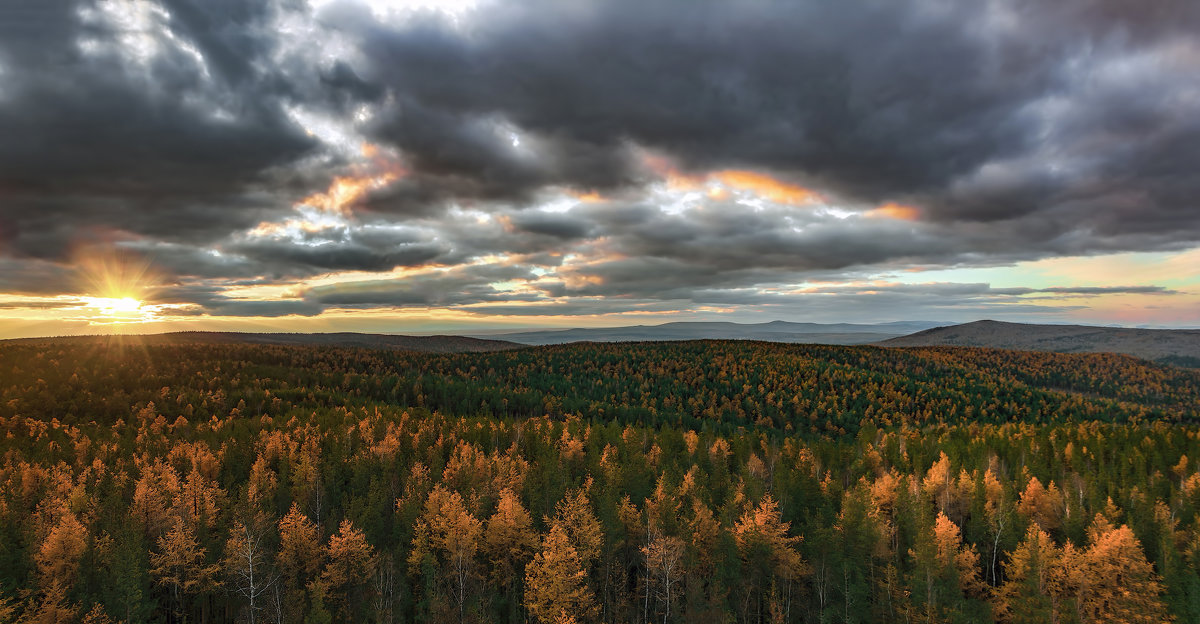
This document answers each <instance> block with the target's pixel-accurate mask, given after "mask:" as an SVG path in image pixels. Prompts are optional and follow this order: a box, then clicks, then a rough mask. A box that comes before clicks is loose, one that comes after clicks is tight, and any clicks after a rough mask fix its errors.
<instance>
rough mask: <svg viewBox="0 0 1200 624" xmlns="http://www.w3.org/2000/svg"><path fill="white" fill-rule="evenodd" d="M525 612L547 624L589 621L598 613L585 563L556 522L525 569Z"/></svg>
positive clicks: (564, 531)
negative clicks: (590, 589) (540, 548)
mask: <svg viewBox="0 0 1200 624" xmlns="http://www.w3.org/2000/svg"><path fill="white" fill-rule="evenodd" d="M525 608H526V610H528V611H529V614H530V615H531V616H533V618H534V619H535V620H536V621H538V622H542V623H544V624H550V623H552V622H563V621H577V620H587V619H590V618H591V617H592V615H593V614H594V613H595V610H596V607H595V601H594V599H593V597H592V594H591V592H590V591H589V590H588V586H587V572H585V571H584V569H583V562H582V561H581V559H580V557H579V553H578V552H577V551H576V550H575V547H574V546H572V545H571V540H570V539H568V537H567V532H566V530H565V529H564V528H563V526H562V525H561V524H559V523H557V522H556V523H554V524H553V525H552V526H551V527H550V533H548V534H547V535H546V539H545V540H544V541H543V542H542V550H541V552H539V553H537V554H535V555H534V556H533V561H531V562H530V563H529V565H528V566H526V568H525ZM567 618H570V619H567Z"/></svg>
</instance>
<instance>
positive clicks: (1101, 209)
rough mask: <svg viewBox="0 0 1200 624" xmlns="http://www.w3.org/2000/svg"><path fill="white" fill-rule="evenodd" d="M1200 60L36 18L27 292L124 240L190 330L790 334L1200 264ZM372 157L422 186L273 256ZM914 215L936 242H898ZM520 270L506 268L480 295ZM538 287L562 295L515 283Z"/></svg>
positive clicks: (519, 9)
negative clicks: (325, 196)
mask: <svg viewBox="0 0 1200 624" xmlns="http://www.w3.org/2000/svg"><path fill="white" fill-rule="evenodd" d="M1143 5H1144V6H1143ZM112 10H122V11H130V12H132V13H129V14H128V15H123V16H122V17H121V19H108V18H106V17H105V16H106V15H107V14H106V11H112ZM139 12H140V13H139ZM1197 32H1200V5H1198V4H1197V3H1195V2H1193V1H1191V0H1157V1H1156V2H1154V3H1140V4H1137V5H1136V6H1135V5H1134V4H1131V3H1128V2H1124V1H1122V0H1064V1H1062V2H1053V3H1046V2H1035V1H1033V0H1012V1H1011V2H987V1H984V0H965V1H960V2H950V1H946V0H901V1H897V0H865V1H863V2H822V1H806V2H793V1H786V2H785V1H783V0H761V1H756V2H727V1H717V0H695V1H692V2H687V3H680V2H659V3H654V2H649V3H648V2H638V1H634V0H604V1H601V0H595V1H590V0H566V1H564V0H521V1H517V2H482V3H480V4H479V7H478V8H477V9H476V10H474V11H469V12H466V13H463V14H462V15H460V16H458V17H457V18H453V19H452V18H449V17H445V16H440V15H439V14H438V13H437V12H436V11H425V12H417V13H415V14H411V15H407V17H394V16H392V17H380V16H377V15H374V14H372V13H371V12H370V11H369V10H367V9H366V8H365V7H363V6H360V5H358V4H355V3H352V2H343V3H335V4H332V5H329V6H326V7H325V8H324V9H322V10H321V12H320V13H319V14H318V15H316V16H314V15H312V14H311V10H310V7H309V6H307V3H304V2H299V1H296V0H269V1H257V0H255V1H252V0H210V1H200V0H159V1H158V2H146V3H106V2H94V1H92V0H12V1H10V2H7V3H4V6H3V7H0V137H3V140H0V292H6V293H23V294H29V295H38V294H55V293H60V292H76V291H77V290H78V285H77V284H75V283H73V282H72V281H71V280H72V279H74V277H73V275H74V274H73V271H72V270H71V268H70V266H69V263H70V259H71V258H72V257H74V256H75V254H76V252H77V250H79V249H80V248H82V247H87V246H103V245H110V246H111V245H117V246H120V247H121V248H123V249H126V250H130V251H131V252H132V253H138V254H141V255H142V256H144V257H145V258H146V259H147V260H148V261H149V262H151V263H152V264H153V265H154V267H155V268H156V270H157V271H158V272H160V273H161V277H162V280H163V282H164V284H165V285H166V286H165V288H170V289H174V290H173V293H174V294H172V295H170V296H171V297H174V298H175V300H177V301H178V302H182V303H192V304H195V305H196V306H198V308H197V309H199V310H205V311H208V312H209V313H213V314H242V313H245V314H252V315H277V314H293V313H295V314H315V313H317V312H319V311H320V310H321V309H324V308H327V307H331V306H334V307H336V306H358V307H371V306H387V305H397V306H404V305H414V306H419V305H453V306H462V305H472V306H482V305H483V304H487V305H488V306H490V307H489V309H495V310H500V311H501V312H497V313H512V314H534V313H537V312H530V310H536V309H541V307H545V309H547V310H549V309H554V308H553V306H554V305H557V304H554V303H553V302H548V301H543V300H544V299H557V298H564V299H571V298H578V301H580V302H582V303H579V304H578V305H580V306H584V307H581V308H580V310H583V309H592V310H600V309H606V310H608V309H610V308H602V307H601V304H599V303H597V301H598V299H599V298H603V297H608V298H619V299H620V300H621V301H619V302H616V303H614V304H613V306H615V307H612V308H611V310H615V311H621V310H632V309H635V308H637V306H643V307H642V308H637V309H645V310H649V309H651V308H653V302H655V301H685V302H688V301H690V302H693V303H706V302H707V303H722V302H724V303H729V304H734V303H737V302H740V303H741V304H745V305H759V304H762V305H773V304H771V303H770V302H778V301H781V300H780V299H778V297H780V296H783V295H773V294H771V293H770V292H768V291H771V289H783V288H784V287H786V286H787V285H789V284H798V283H804V282H806V281H809V280H812V279H815V277H816V276H821V277H823V278H826V279H854V278H859V277H862V276H863V275H865V274H868V273H870V272H871V271H874V272H876V273H878V272H879V271H889V270H899V269H902V268H908V267H925V268H928V267H972V266H996V265H1003V264H1007V263H1013V262H1018V261H1021V260H1030V259H1037V258H1042V257H1047V256H1054V255H1089V254H1097V253H1105V252H1114V251H1128V250H1179V249H1183V248H1187V247H1189V246H1194V245H1195V244H1196V243H1197V242H1198V241H1200V210H1198V209H1197V205H1196V199H1195V198H1196V197H1200V176H1196V175H1194V168H1195V165H1196V163H1198V162H1200V97H1197V93H1200V40H1198V38H1197V36H1196V33H1197ZM297 111H303V112H304V115H307V117H304V119H307V121H305V122H304V123H305V124H308V125H311V126H312V127H311V128H308V129H309V130H313V131H314V132H316V135H315V136H314V135H310V134H309V133H308V132H306V129H305V128H304V127H301V124H300V123H299V121H297V120H299V119H301V117H303V115H299V114H298V113H297ZM323 120H325V121H323ZM329 120H331V121H329ZM327 121H328V123H326V122H327ZM310 122H311V123H310ZM322 124H325V125H330V124H331V125H332V126H336V127H334V128H333V130H332V131H330V129H329V128H325V127H323V126H322ZM360 134H361V136H360ZM360 140H365V141H369V142H371V143H374V144H377V145H378V146H379V147H380V148H381V149H382V150H384V151H385V152H386V153H388V154H394V155H395V158H396V161H397V163H400V164H402V167H401V168H402V169H403V175H401V176H399V178H398V179H397V180H396V181H395V182H393V183H391V184H390V185H387V186H386V187H385V188H376V189H374V190H372V191H371V192H370V193H368V194H367V196H365V197H363V198H360V199H358V200H356V201H355V202H352V203H351V205H348V206H347V208H350V209H351V214H349V215H347V216H346V218H345V219H344V220H343V221H344V223H341V224H340V225H337V226H336V227H331V228H327V229H323V230H320V231H316V232H314V231H309V230H306V231H304V233H301V234H299V235H297V234H295V233H294V232H292V233H288V234H278V235H257V234H251V233H250V231H251V230H252V229H254V228H256V227H257V226H260V225H261V224H267V225H270V224H275V225H280V224H283V223H285V222H286V221H287V220H288V219H295V218H299V217H298V213H297V212H296V211H294V210H293V209H292V206H293V205H294V204H295V203H296V202H297V201H298V200H300V199H301V198H303V197H305V196H307V195H310V194H312V193H316V192H321V191H324V190H325V189H326V186H327V185H328V184H329V181H330V179H331V178H332V177H333V176H340V175H347V174H356V172H357V171H358V170H356V169H355V167H356V166H358V165H362V164H363V162H352V161H354V159H355V158H359V157H358V156H357V153H358V152H359V151H360V148H361V146H360V145H359V141H360ZM660 157H662V158H660ZM664 159H665V161H669V163H671V164H673V165H674V166H676V167H678V168H679V169H681V170H682V172H683V173H684V174H693V175H694V176H695V177H696V178H697V179H703V176H704V174H705V173H707V172H710V171H718V170H731V169H736V170H752V171H756V172H763V173H767V174H770V175H771V176H774V177H776V178H778V179H780V180H784V181H787V182H790V183H793V184H798V185H802V186H804V187H806V188H811V189H813V190H814V191H815V192H817V193H819V194H820V195H821V196H822V198H823V200H822V201H823V202H824V203H822V202H814V203H813V204H812V205H779V204H773V203H771V202H770V201H765V200H763V201H758V202H757V203H754V202H747V201H746V198H745V197H740V196H737V195H736V194H732V195H730V194H726V195H724V196H722V195H720V194H718V195H716V196H714V197H713V198H708V197H700V198H698V199H697V198H692V199H690V200H688V201H687V202H682V203H679V204H678V205H676V203H675V202H677V201H681V200H678V196H680V195H683V194H686V193H687V192H688V190H689V189H680V188H674V189H669V190H663V187H664V186H669V185H665V184H664V180H663V177H664V171H663V169H664V167H667V168H669V166H668V165H664V164H663V162H662V161H663V160H664ZM365 160H369V159H365ZM398 170H399V169H397V171H398ZM397 175H399V174H397ZM683 186H686V184H684V185H683ZM726 190H728V189H726ZM587 191H597V192H598V193H597V194H596V195H592V196H589V197H588V201H586V202H583V203H579V204H578V205H571V204H570V202H567V204H564V205H557V206H554V207H550V206H549V205H548V204H549V203H551V202H552V201H558V200H561V199H562V198H563V197H564V194H566V193H578V192H587ZM691 191H693V194H696V195H703V191H702V190H696V189H691ZM600 196H603V199H602V200H601V201H595V200H596V199H597V198H599V197H600ZM759 199H760V200H762V198H761V197H760V198H759ZM891 201H894V202H899V203H903V204H906V205H911V206H913V207H915V212H914V215H913V216H915V218H914V220H913V221H902V220H899V219H892V218H886V217H881V216H879V215H875V216H874V217H873V216H870V213H869V212H868V211H869V210H870V209H871V208H874V207H876V206H878V205H879V204H882V203H884V202H891ZM826 204H828V205H826ZM831 207H832V208H840V210H837V211H835V210H832V209H831ZM325 216H329V215H325ZM875 217H879V218H875ZM267 229H270V228H267ZM487 258H493V259H492V260H487V261H488V262H493V263H495V264H496V266H494V267H493V268H494V269H495V270H496V271H498V272H499V273H497V274H495V275H493V274H490V273H488V272H487V270H485V267H480V266H475V265H476V264H477V263H478V262H480V261H481V259H487ZM495 258H500V259H499V260H495ZM426 266H440V267H456V268H454V269H452V270H450V271H448V272H427V273H422V274H421V275H420V276H417V277H412V278H406V279H403V280H395V279H390V278H388V279H381V280H373V281H369V282H360V283H356V284H351V285H338V286H321V287H318V288H313V289H309V290H307V291H304V292H303V293H302V294H301V295H300V296H299V298H297V299H295V300H285V301H280V302H276V303H277V305H266V304H256V303H254V302H247V301H244V300H238V299H230V298H228V297H225V296H224V295H222V294H221V290H222V285H230V284H233V283H235V282H237V283H243V284H250V283H261V284H272V283H287V282H289V281H294V280H299V279H304V278H308V277H312V276H314V275H319V274H323V273H328V272H334V271H371V272H386V271H391V270H392V269H395V268H397V267H408V268H414V267H417V268H419V267H426ZM535 266H537V267H542V268H543V269H544V271H545V272H548V275H547V276H546V277H545V278H541V279H537V280H534V279H533V278H534V277H536V276H531V275H530V274H528V271H529V270H530V269H531V268H532V267H535ZM514 267H519V268H514ZM513 271H517V273H514V274H513V275H510V276H509V277H504V276H503V275H509V274H510V273H513ZM522 271H523V272H524V273H521V272H522ZM223 280H224V281H223ZM228 280H234V282H230V281H228ZM507 280H516V281H518V282H520V281H524V280H532V281H531V284H532V288H534V289H535V290H534V291H533V292H530V291H524V290H522V291H516V292H514V291H508V290H496V289H495V288H493V287H492V286H491V284H493V283H495V282H499V281H507ZM534 282H536V283H534ZM947 288H950V287H947ZM898 292H900V291H895V292H892V294H891V295H889V296H897V297H899V296H901V295H900V294H896V293H898ZM1170 292H1171V291H1167V290H1165V289H1162V288H1159V287H1156V286H1132V287H1111V288H1096V287H1063V288H1060V289H986V290H985V292H982V293H960V292H957V291H955V292H943V293H940V294H938V293H935V292H933V291H929V290H926V291H920V292H918V291H913V292H911V293H908V292H905V293H904V294H903V296H905V297H908V296H911V297H919V296H929V297H932V296H947V297H951V296H953V297H959V296H961V297H967V298H969V297H974V296H982V297H990V298H1001V297H1010V298H1013V297H1025V298H1035V297H1039V298H1040V297H1085V296H1091V295H1104V294H1120V293H1131V294H1155V293H1161V294H1170ZM826 294H829V295H835V296H836V297H859V296H862V297H866V296H867V295H861V294H856V293H854V292H843V293H840V294H838V293H834V292H830V293H826ZM164 296H165V295H164ZM788 296H791V295H788ZM881 296H882V295H881ZM506 301H515V302H518V303H522V304H526V303H535V304H536V305H532V306H531V305H514V306H512V307H511V310H510V309H509V308H504V307H503V306H504V302H506ZM805 301H806V302H808V303H806V304H805V305H812V303H811V302H812V299H811V298H809V299H805ZM842 301H851V299H842ZM864 301H865V299H864ZM872 301H883V300H882V299H878V298H877V299H872ZM756 302H757V303H756ZM568 303H569V304H570V305H576V304H575V303H573V302H564V303H562V305H567V304H568ZM588 306H590V308H588ZM631 306H632V307H631ZM646 306H649V307H646ZM668 307H669V306H668ZM558 309H560V310H566V308H558ZM563 313H573V312H563Z"/></svg>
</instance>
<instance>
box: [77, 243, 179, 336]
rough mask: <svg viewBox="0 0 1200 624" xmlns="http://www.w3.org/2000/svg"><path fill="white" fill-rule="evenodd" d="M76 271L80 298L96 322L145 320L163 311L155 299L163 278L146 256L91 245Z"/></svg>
mask: <svg viewBox="0 0 1200 624" xmlns="http://www.w3.org/2000/svg"><path fill="white" fill-rule="evenodd" d="M76 271H77V278H78V286H79V290H80V291H81V295H80V296H79V297H78V301H79V303H80V306H81V308H83V310H85V313H84V317H85V318H86V319H87V320H88V322H90V323H92V324H100V325H109V324H126V323H142V322H146V321H150V320H153V319H154V318H156V317H157V316H158V314H159V312H160V311H161V306H159V305H157V304H156V303H155V302H154V301H153V298H154V295H155V292H156V291H157V289H158V286H159V284H160V283H161V281H160V279H159V277H158V276H157V275H156V274H155V273H154V272H153V271H152V270H151V268H150V265H149V263H148V262H147V261H146V260H145V259H144V258H139V257H136V256H133V255H130V254H123V253H120V252H119V251H118V250H114V249H107V250H106V249H99V250H97V249H89V250H86V252H84V253H81V254H80V255H79V257H78V258H77V260H76ZM84 293H86V294H84Z"/></svg>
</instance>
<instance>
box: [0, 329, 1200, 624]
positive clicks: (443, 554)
mask: <svg viewBox="0 0 1200 624" xmlns="http://www.w3.org/2000/svg"><path fill="white" fill-rule="evenodd" d="M0 437H2V439H3V442H0V454H2V463H0V622H7V621H21V622H67V621H87V622H115V621H126V622H146V621H155V622H185V621H186V622H227V621H235V620H245V621H254V622H333V621H355V622H358V621H362V622H408V621H418V622H460V621H463V622H526V621H530V622H547V623H548V622H555V623H565V622H579V623H584V622H664V623H671V622H739V623H760V622H986V621H1000V622H1078V623H1090V622H1162V621H1167V620H1169V619H1171V618H1174V619H1175V620H1176V621H1178V622H1197V621H1200V576H1198V575H1197V572H1196V570H1197V568H1198V567H1200V517H1198V516H1197V510H1198V508H1200V470H1198V469H1200V463H1198V460H1200V373H1197V372H1196V371H1189V370H1185V369H1176V368H1171V367H1162V366H1157V365H1154V364H1150V363H1147V362H1145V361H1141V360H1136V359H1133V358H1129V357H1124V356H1115V355H1101V354H1094V355H1060V354H1047V353H1028V352H1021V353H1018V352H1007V351H997V350H981V349H956V348H930V349H911V350H902V349H880V348H874V347H823V346H809V345H782V344H766V343H746V342H685V343H656V344H605V345H595V344H575V345H564V346H555V347H544V348H536V349H521V350H516V351H504V352H495V353H470V354H454V355H436V354H419V353H405V352H398V351H382V350H358V349H338V348H329V347H294V346H272V345H223V344H217V345H141V346H139V345H132V344H127V345H118V344H116V343H89V344H85V343H72V344H65V343H64V344H57V345H46V344H39V345H32V344H24V345H23V344H8V345H4V346H0Z"/></svg>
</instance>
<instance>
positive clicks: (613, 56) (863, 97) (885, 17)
mask: <svg viewBox="0 0 1200 624" xmlns="http://www.w3.org/2000/svg"><path fill="white" fill-rule="evenodd" d="M346 14H347V10H346V9H345V8H344V7H343V8H342V9H341V10H340V11H339V10H331V11H330V12H328V13H327V14H326V16H325V18H326V19H327V21H328V23H330V24H334V25H337V26H338V27H341V28H343V29H344V30H346V31H348V32H355V33H357V35H358V36H359V38H360V42H361V49H362V50H363V51H364V52H365V57H366V58H367V59H368V60H367V61H366V62H365V63H364V64H363V66H362V68H361V69H362V74H363V75H364V76H366V78H365V79H366V80H368V81H371V82H372V83H374V84H378V85H381V86H383V87H386V88H388V89H389V90H390V92H392V93H393V94H395V95H396V97H397V98H398V99H397V104H396V105H395V106H394V107H393V108H392V109H391V110H390V113H389V115H388V116H385V118H384V120H383V121H381V122H380V123H379V125H378V126H377V128H376V130H377V138H378V139H379V140H381V141H385V142H386V141H390V142H392V143H394V144H395V145H397V146H398V147H400V148H402V149H404V150H411V151H412V152H413V153H414V162H416V164H417V168H418V169H419V170H422V171H428V172H432V173H445V172H453V173H454V174H455V175H456V176H458V177H460V178H462V179H464V180H470V181H472V183H475V184H483V185H484V186H485V187H486V188H487V191H486V194H488V195H495V194H497V193H498V192H499V191H500V189H499V188H498V187H497V186H496V185H497V184H500V185H504V184H507V185H508V188H509V190H510V191H511V192H513V193H519V192H522V191H523V190H525V189H526V188H527V187H528V185H530V184H535V183H538V184H545V183H548V182H551V181H556V182H561V183H565V184H578V185H581V186H584V187H589V188H590V187H596V188H605V187H611V186H619V185H621V184H623V183H625V181H626V180H628V179H629V177H630V174H629V172H628V171H627V169H628V162H627V160H626V159H617V160H614V161H612V163H610V164H609V166H608V167H605V166H604V161H603V159H599V158H595V157H589V158H588V162H587V166H586V167H584V168H583V169H582V170H585V171H588V172H591V173H589V175H590V176H591V179H588V180H582V179H580V178H579V177H578V175H577V174H576V173H573V172H571V171H558V172H554V173H553V174H552V175H535V174H534V173H532V172H534V171H537V170H538V167H540V166H542V161H539V160H536V159H535V160H534V161H532V164H530V163H528V162H527V163H524V164H521V161H520V160H519V159H517V158H514V156H513V155H512V154H511V150H508V149H506V146H504V145H502V143H503V140H502V138H497V137H496V136H493V135H492V134H488V133H487V132H482V133H481V131H480V130H479V129H478V127H477V126H478V125H479V124H481V123H482V124H485V125H486V123H488V120H496V119H502V120H505V121H507V122H508V123H511V124H513V125H514V126H515V127H517V128H518V129H520V131H522V132H524V133H528V134H529V135H530V136H531V137H536V138H540V139H541V140H543V141H544V142H545V144H546V145H550V146H554V145H566V144H573V146H572V149H571V150H568V151H570V152H577V151H578V149H579V147H580V146H589V148H590V149H591V150H598V151H599V153H604V152H608V153H612V154H624V153H627V146H628V143H629V142H632V143H635V144H637V145H640V146H644V147H649V148H653V149H657V150H661V151H663V152H665V153H667V154H669V155H671V156H673V157H674V158H676V159H678V160H680V161H681V162H682V163H683V164H684V165H685V166H686V167H688V168H691V169H694V170H703V169H711V168H722V167H730V166H742V167H758V168H768V169H771V170H774V171H777V172H780V173H781V174H782V175H784V176H789V177H791V178H793V179H796V180H801V181H805V182H807V183H809V184H811V185H814V186H817V187H818V188H819V189H821V190H822V191H826V192H831V193H833V194H834V195H835V196H838V197H842V198H844V199H847V200H851V201H863V202H868V203H879V202H883V201H888V200H904V201H908V202H911V203H916V204H918V205H920V206H922V207H923V208H925V214H926V217H927V218H930V219H934V220H937V221H945V222H950V223H955V222H964V221H965V222H973V221H983V222H990V221H1004V220H1011V219H1020V218H1026V219H1028V220H1029V222H1030V225H1029V227H1030V228H1037V229H1039V230H1041V231H1043V232H1045V234H1044V235H1043V236H1041V237H1039V239H1038V240H1035V241H1032V242H1031V243H1029V246H1030V247H1034V248H1041V249H1045V246H1046V245H1049V244H1050V243H1051V242H1052V241H1053V240H1054V239H1055V238H1056V237H1058V236H1061V235H1063V234H1064V233H1067V232H1071V231H1082V232H1089V233H1094V234H1095V236H1096V237H1097V238H1100V239H1105V243H1104V245H1103V247H1104V248H1105V249H1108V248H1112V247H1113V246H1116V247H1124V248H1143V247H1145V248H1150V247H1156V246H1160V245H1167V244H1170V243H1171V242H1172V241H1181V240H1186V241H1195V240H1196V239H1197V238H1198V234H1197V227H1198V226H1200V223H1198V222H1200V217H1198V216H1197V215H1198V214H1200V211H1197V210H1195V205H1194V200H1193V199H1192V198H1193V197H1195V196H1196V194H1197V191H1200V182H1198V181H1196V179H1195V176H1192V175H1191V173H1190V170H1191V163H1194V162H1196V160H1197V158H1198V157H1200V153H1198V152H1197V151H1196V150H1198V149H1200V148H1198V147H1196V146H1197V145H1200V140H1198V139H1200V122H1196V121H1194V120H1196V119H1200V115H1197V114H1196V113H1198V112H1200V110H1198V109H1200V105H1198V104H1197V103H1196V100H1195V98H1189V97H1187V96H1186V95H1185V94H1186V93H1188V92H1190V91H1189V90H1193V89H1195V88H1196V86H1197V82H1198V79H1197V75H1200V74H1198V72H1197V71H1196V69H1197V57H1198V55H1197V50H1196V46H1195V44H1194V32H1195V28H1196V27H1197V26H1200V17H1198V15H1200V12H1198V11H1197V10H1196V9H1195V7H1194V6H1193V3H1187V2H1167V3H1164V4H1162V5H1158V4H1156V5H1154V8H1153V10H1149V11H1148V12H1146V13H1143V12H1142V11H1141V9H1140V8H1139V9H1138V10H1132V9H1130V8H1128V7H1127V5H1126V4H1122V3H1119V2H1113V1H1108V0H1105V1H1093V0H1070V1H1067V2H1061V3H1049V4H1047V3H1032V2H1012V3H987V2H973V1H972V2H957V3H947V2H937V1H933V0H930V1H922V0H912V1H908V2H883V1H872V2H856V3H835V2H806V3H796V2H769V1H768V2H757V3H735V2H703V1H702V2H692V3H688V4H687V5H686V6H684V5H682V4H679V3H644V2H632V1H616V2H595V3H591V2H549V1H545V2H542V1H538V0H529V1H526V2H521V3H496V4H485V5H483V8H482V9H481V10H480V11H479V12H478V13H477V14H474V15H468V16H465V17H463V18H461V22H464V23H465V24H464V23H455V22H451V21H450V20H448V19H440V20H439V19H436V18H433V17H429V16H426V17H424V18H422V19H414V20H410V21H408V22H406V23H404V24H403V25H401V26H388V25H382V24H379V23H377V22H374V21H372V20H370V19H361V16H360V19H348V18H347V17H346ZM1171 46H1175V48H1174V49H1172V47H1171ZM1123 66H1124V67H1123ZM1109 74H1112V75H1113V76H1114V77H1113V78H1112V79H1111V80H1109V79H1108V78H1107V77H1106V76H1108V75H1109ZM431 111H436V113H433V112H431ZM493 134H494V133H493ZM484 135H487V138H481V137H483V136H484ZM547 160H549V159H547ZM462 190H463V192H466V193H470V192H473V191H472V189H470V188H468V187H467V186H463V187H462ZM1126 232H1129V233H1137V232H1141V233H1151V234H1153V235H1154V236H1149V237H1141V238H1127V237H1123V236H1122V234H1124V233H1126ZM1013 234H1014V235H1015V232H1014V233H1013ZM1114 238H1116V239H1121V240H1119V241H1114V240H1112V239H1114ZM1008 242H1009V243H1011V244H1015V245H1021V244H1022V243H1021V241H1019V240H1010V241H1008ZM1080 247H1082V248H1084V250H1085V251H1086V248H1087V247H1088V243H1087V241H1083V242H1081V244H1080ZM864 261H872V259H871V258H864Z"/></svg>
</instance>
